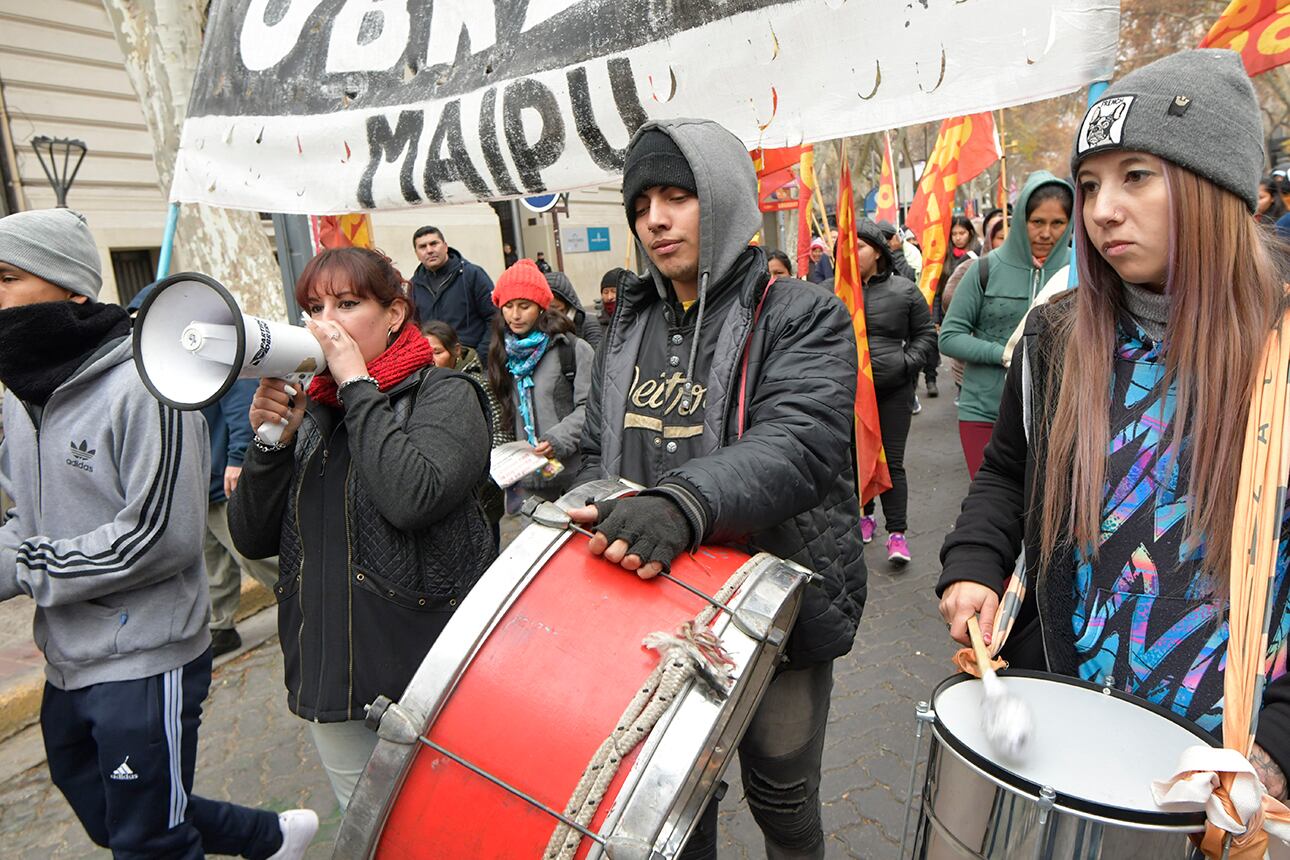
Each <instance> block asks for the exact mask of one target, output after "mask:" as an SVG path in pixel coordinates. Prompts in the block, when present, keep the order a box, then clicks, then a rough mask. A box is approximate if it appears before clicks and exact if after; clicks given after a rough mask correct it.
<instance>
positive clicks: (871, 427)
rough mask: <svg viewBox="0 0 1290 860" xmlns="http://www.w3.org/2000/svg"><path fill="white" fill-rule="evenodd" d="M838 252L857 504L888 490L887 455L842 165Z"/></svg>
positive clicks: (837, 288)
mask: <svg viewBox="0 0 1290 860" xmlns="http://www.w3.org/2000/svg"><path fill="white" fill-rule="evenodd" d="M838 186H839V187H840V188H841V192H840V194H839V195H838V253H837V257H836V259H835V262H836V265H837V269H836V271H835V274H834V279H833V291H834V292H835V293H837V296H838V298H840V299H842V303H843V304H845V305H846V306H847V310H848V311H849V312H850V313H851V325H852V327H853V328H854V329H855V333H856V352H857V353H858V356H859V359H860V372H859V373H858V374H856V423H855V431H856V438H855V444H856V473H857V474H856V479H857V481H858V483H857V485H856V492H857V493H859V494H860V501H861V502H862V503H866V504H867V503H868V502H869V500H870V499H872V498H874V497H875V496H877V495H878V494H879V493H881V492H883V491H884V490H889V489H891V473H890V472H889V471H888V470H887V455H886V453H885V452H884V451H883V450H882V431H881V430H880V429H879V427H878V394H877V392H876V390H875V389H874V385H873V364H872V363H871V362H870V360H869V330H868V328H867V327H866V326H865V320H864V286H863V284H862V283H861V281H860V263H859V260H858V259H857V256H856V253H857V250H858V245H859V241H860V240H859V239H857V238H856V213H855V201H854V200H853V199H852V196H851V168H850V167H849V166H848V165H847V164H846V163H845V162H844V163H843V164H842V175H841V176H840V177H839V178H838Z"/></svg>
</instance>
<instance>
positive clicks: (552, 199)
mask: <svg viewBox="0 0 1290 860" xmlns="http://www.w3.org/2000/svg"><path fill="white" fill-rule="evenodd" d="M559 199H560V195H559V194H539V195H537V196H536V197H525V198H524V199H522V200H520V202H521V203H523V204H524V205H525V207H527V208H528V209H531V210H533V211H534V212H545V211H547V210H548V209H550V208H551V207H552V206H554V205H555V203H556V201H557V200H559Z"/></svg>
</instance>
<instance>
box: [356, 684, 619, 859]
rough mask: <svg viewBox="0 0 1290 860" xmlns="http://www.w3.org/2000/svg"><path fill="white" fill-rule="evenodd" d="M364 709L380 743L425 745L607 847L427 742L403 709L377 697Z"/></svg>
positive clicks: (576, 825)
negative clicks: (382, 741)
mask: <svg viewBox="0 0 1290 860" xmlns="http://www.w3.org/2000/svg"><path fill="white" fill-rule="evenodd" d="M364 710H365V711H366V716H365V717H364V718H363V723H364V725H366V726H367V727H368V728H369V729H371V730H372V731H374V732H376V734H377V737H379V738H381V740H384V741H389V742H390V743H396V744H405V745H407V744H411V743H413V742H419V743H422V744H425V745H426V746H428V747H429V748H430V749H432V750H434V751H435V752H437V753H439V755H441V756H444V757H445V758H448V759H451V760H452V761H455V762H456V763H457V764H459V765H461V766H462V767H464V768H465V769H466V770H468V771H470V772H471V773H473V774H475V775H476V776H480V777H483V778H484V779H486V780H488V781H489V782H491V783H492V784H493V785H495V786H497V787H498V788H500V789H502V790H503V791H506V792H509V793H511V794H513V795H515V796H516V797H518V798H519V799H520V800H523V801H524V802H525V803H527V804H529V805H530V806H532V807H533V808H535V809H538V810H541V811H542V812H545V813H546V814H547V815H549V816H551V817H552V818H554V819H556V820H557V821H560V822H561V823H563V824H567V825H568V826H570V827H572V828H573V829H574V830H576V831H578V832H579V833H581V834H582V835H583V836H585V837H587V838H588V839H590V840H592V841H593V842H596V843H598V844H599V845H602V846H606V845H608V843H609V840H606V839H605V838H604V837H603V836H601V835H600V834H599V833H593V832H592V831H590V830H588V829H587V828H585V827H583V826H582V825H580V824H579V823H578V822H576V821H574V820H572V819H570V818H568V817H566V816H564V815H561V814H560V813H558V812H556V811H555V810H554V809H552V808H551V807H549V806H547V805H546V804H545V803H543V802H542V801H540V800H538V799H537V798H535V797H532V796H530V795H528V794H525V793H524V792H523V791H520V790H519V789H518V788H516V787H515V786H513V785H511V784H510V783H509V782H507V781H506V780H504V779H502V778H501V777H498V776H493V775H492V774H491V773H489V772H488V771H486V770H484V769H483V768H482V767H480V766H479V765H476V764H473V763H471V762H469V761H467V760H466V759H464V758H462V757H461V756H459V755H457V754H456V753H454V752H450V751H449V750H446V749H444V748H443V747H442V746H440V745H439V744H437V743H435V742H434V741H432V740H430V739H429V738H428V737H426V736H425V735H423V734H422V733H421V730H420V729H419V728H418V726H420V725H421V724H422V722H421V721H419V720H416V719H413V717H412V715H411V714H410V713H409V712H408V711H407V710H405V709H404V708H403V706H402V705H400V704H399V703H397V702H394V701H392V700H391V699H390V698H389V697H388V696H377V697H376V701H374V702H372V704H370V705H367V706H366V707H365V709H364Z"/></svg>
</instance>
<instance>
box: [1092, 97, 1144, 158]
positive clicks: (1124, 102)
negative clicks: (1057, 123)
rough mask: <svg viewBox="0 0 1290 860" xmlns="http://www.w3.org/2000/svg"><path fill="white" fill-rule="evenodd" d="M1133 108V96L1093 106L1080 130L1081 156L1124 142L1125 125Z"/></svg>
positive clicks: (1103, 101)
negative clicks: (1101, 147) (1091, 150)
mask: <svg viewBox="0 0 1290 860" xmlns="http://www.w3.org/2000/svg"><path fill="white" fill-rule="evenodd" d="M1132 106H1133V96H1115V97H1113V98H1109V99H1103V100H1102V101H1100V102H1098V103H1097V104H1095V105H1093V107H1092V109H1091V110H1089V112H1088V116H1086V117H1084V125H1083V127H1082V128H1080V130H1079V152H1080V154H1081V155H1083V154H1084V153H1085V152H1088V151H1089V150H1090V149H1096V148H1097V147H1099V146H1118V145H1119V144H1120V143H1121V142H1122V141H1123V140H1124V123H1125V121H1126V120H1127V119H1128V118H1129V109H1130V108H1131V107H1132Z"/></svg>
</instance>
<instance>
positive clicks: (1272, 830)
mask: <svg viewBox="0 0 1290 860" xmlns="http://www.w3.org/2000/svg"><path fill="white" fill-rule="evenodd" d="M1220 773H1233V774H1236V779H1235V780H1234V781H1233V782H1232V790H1231V792H1229V796H1230V797H1231V799H1232V805H1233V806H1235V807H1236V812H1237V814H1238V815H1239V816H1240V820H1239V821H1238V820H1236V819H1234V818H1232V816H1231V815H1229V814H1228V812H1227V810H1226V809H1225V808H1224V807H1223V803H1222V801H1220V800H1219V799H1218V798H1217V797H1215V795H1214V790H1215V789H1216V788H1218V785H1219V774H1220ZM1151 793H1152V795H1154V796H1155V799H1156V803H1158V804H1160V807H1161V808H1162V809H1167V810H1170V811H1175V810H1176V811H1183V812H1199V811H1202V810H1203V811H1204V812H1205V816H1206V817H1207V818H1208V819H1209V821H1210V823H1211V824H1213V825H1214V826H1215V827H1217V828H1219V829H1220V830H1224V831H1226V832H1228V833H1232V834H1235V835H1237V836H1239V835H1241V834H1242V833H1245V831H1246V829H1247V828H1248V827H1249V825H1250V824H1251V823H1253V824H1255V825H1256V826H1257V824H1258V823H1259V822H1261V823H1262V826H1263V829H1264V830H1266V831H1267V832H1268V834H1269V835H1270V836H1274V837H1276V838H1277V839H1280V840H1281V841H1282V842H1290V822H1285V821H1278V820H1275V819H1273V818H1272V817H1271V816H1268V815H1265V814H1264V813H1265V812H1266V811H1272V810H1271V809H1269V806H1268V804H1269V802H1270V803H1271V804H1275V806H1279V807H1281V809H1282V810H1284V809H1285V807H1284V806H1281V804H1280V803H1279V802H1278V801H1276V800H1275V799H1273V798H1269V797H1268V796H1267V792H1266V790H1265V789H1264V787H1263V783H1261V782H1260V781H1259V777H1258V774H1257V773H1256V772H1255V770H1254V765H1252V764H1250V762H1249V760H1248V759H1246V758H1245V756H1243V755H1241V754H1240V753H1239V752H1237V751H1236V750H1229V749H1214V748H1213V747H1206V746H1194V747H1189V748H1187V749H1185V750H1183V753H1182V756H1181V757H1180V758H1179V760H1178V769H1177V772H1176V773H1175V774H1174V776H1173V777H1171V778H1170V779H1158V780H1153V781H1152V783H1151ZM1274 808H1275V807H1273V809H1274Z"/></svg>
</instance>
